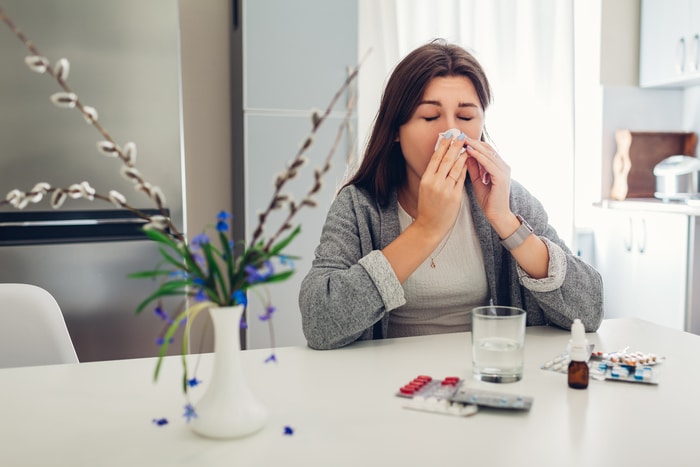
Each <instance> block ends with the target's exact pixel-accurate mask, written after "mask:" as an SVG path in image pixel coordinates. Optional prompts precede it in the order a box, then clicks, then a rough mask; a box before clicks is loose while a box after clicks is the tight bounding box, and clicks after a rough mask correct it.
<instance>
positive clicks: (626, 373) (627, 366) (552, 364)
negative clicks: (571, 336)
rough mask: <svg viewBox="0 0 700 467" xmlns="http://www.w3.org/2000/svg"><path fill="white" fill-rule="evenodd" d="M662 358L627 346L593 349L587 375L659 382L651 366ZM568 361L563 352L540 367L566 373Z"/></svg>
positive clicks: (635, 381) (618, 379) (596, 377)
mask: <svg viewBox="0 0 700 467" xmlns="http://www.w3.org/2000/svg"><path fill="white" fill-rule="evenodd" d="M664 360H665V358H664V357H659V356H657V355H655V354H651V353H643V352H630V351H628V349H627V348H626V349H624V350H621V351H617V352H601V351H595V352H591V357H590V360H589V361H588V368H589V375H590V378H592V379H597V380H609V381H627V382H630V383H645V384H659V380H658V376H657V374H656V372H655V371H654V369H653V368H652V367H653V366H654V365H656V364H658V363H661V362H663V361H664ZM570 362H571V359H570V358H569V353H568V352H563V353H561V354H559V355H557V356H555V357H554V358H552V359H551V360H547V361H546V362H544V363H543V364H542V365H541V366H540V368H542V369H543V370H550V371H555V372H558V373H564V374H566V373H567V371H568V369H569V363H570Z"/></svg>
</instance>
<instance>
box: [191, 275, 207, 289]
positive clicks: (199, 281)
mask: <svg viewBox="0 0 700 467" xmlns="http://www.w3.org/2000/svg"><path fill="white" fill-rule="evenodd" d="M192 283H193V284H194V285H198V286H200V287H204V286H205V285H206V281H205V280H204V279H202V278H201V277H195V278H194V279H192Z"/></svg>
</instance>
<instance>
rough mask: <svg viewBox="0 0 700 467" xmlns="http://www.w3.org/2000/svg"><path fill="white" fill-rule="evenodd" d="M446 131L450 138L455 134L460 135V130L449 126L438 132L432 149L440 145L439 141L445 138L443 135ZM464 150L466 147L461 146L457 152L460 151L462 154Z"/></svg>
mask: <svg viewBox="0 0 700 467" xmlns="http://www.w3.org/2000/svg"><path fill="white" fill-rule="evenodd" d="M448 133H449V134H450V137H451V138H454V137H455V136H458V135H460V134H461V133H462V132H461V131H459V130H458V129H457V128H450V129H449V130H447V131H443V132H442V133H440V134H439V135H438V139H437V141H436V142H435V149H434V150H437V148H438V146H439V145H440V141H442V140H443V139H445V135H446V134H448ZM466 150H467V149H466V148H464V147H463V148H462V149H461V150H460V151H459V153H460V154H463V153H464V151H466Z"/></svg>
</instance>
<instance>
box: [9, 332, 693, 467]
mask: <svg viewBox="0 0 700 467" xmlns="http://www.w3.org/2000/svg"><path fill="white" fill-rule="evenodd" d="M568 338H569V333H567V332H566V331H562V330H560V329H555V328H546V327H534V328H528V330H527V339H526V350H525V358H526V366H525V376H524V378H523V380H522V381H519V382H517V383H512V384H501V385H499V384H491V383H483V382H477V381H474V380H472V378H471V352H470V345H469V343H470V336H469V335H468V334H466V333H459V334H448V335H439V336H424V337H415V338H403V339H387V340H384V341H375V342H361V343H356V344H354V345H351V346H349V347H346V348H343V349H338V350H333V351H314V350H310V349H308V348H303V347H288V348H282V349H278V350H277V357H278V361H279V363H278V364H277V365H274V364H265V363H263V360H264V358H265V357H266V356H267V355H268V351H266V350H254V351H247V352H244V357H245V364H246V366H247V373H248V379H249V381H250V383H251V385H252V386H254V387H255V388H256V389H257V391H258V393H259V395H260V398H261V399H262V400H263V401H264V402H265V403H266V405H267V406H268V408H269V409H270V412H271V418H270V421H269V422H268V424H267V425H266V427H265V428H264V429H263V430H262V431H261V432H259V433H257V434H256V435H253V436H251V437H248V438H243V439H239V440H232V441H214V440H209V439H204V438H200V437H198V436H197V435H195V434H194V433H193V432H191V431H190V430H189V429H188V428H187V425H186V423H185V421H184V419H183V418H181V414H182V406H183V404H184V400H183V397H182V395H181V392H180V390H179V386H178V381H179V378H180V374H181V373H180V363H179V360H178V359H177V358H169V359H168V360H167V361H166V362H165V366H164V371H163V374H162V376H161V380H160V381H159V382H158V383H156V384H153V383H152V370H153V368H154V360H153V359H137V360H122V361H110V362H96V363H83V364H76V365H56V366H44V367H32V368H15V369H5V370H0V400H1V401H2V406H3V408H2V414H3V415H2V421H1V422H0V443H1V445H0V465H3V466H8V467H9V466H12V467H15V466H24V465H42V466H50V465H66V466H100V465H115V466H116V465H118V466H157V465H167V466H178V465H198V466H218V465H222V466H223V465H226V466H229V465H237V466H375V465H377V466H380V465H381V466H394V465H396V466H414V465H416V466H419V465H421V466H422V465H471V466H498V465H508V466H515V465H526V466H550V465H551V466H577V465H582V466H589V467H593V466H608V465H621V466H622V465H634V466H646V465H662V466H668V467H671V466H674V467H675V466H684V465H689V466H690V465H700V430H698V428H697V427H698V423H699V422H700V408H699V405H698V392H700V391H699V390H700V376H699V369H698V368H699V365H698V358H700V336H696V335H692V334H688V333H683V332H679V331H675V330H672V329H669V328H664V327H660V326H656V325H654V324H651V323H648V322H645V321H640V320H635V319H620V320H606V321H605V322H604V323H603V325H602V326H601V328H600V330H599V331H598V332H597V333H595V334H589V335H588V338H589V340H590V342H591V343H594V344H595V345H596V349H600V350H607V351H613V350H619V349H622V348H624V347H626V346H631V349H634V350H639V351H643V352H653V353H655V354H657V355H661V356H665V357H666V361H665V362H664V363H662V364H660V365H658V366H657V367H656V369H657V371H658V372H659V379H660V384H659V385H658V386H652V385H645V384H632V383H623V382H610V381H595V380H592V381H591V383H590V385H589V387H588V389H587V390H574V389H569V388H568V386H567V384H566V375H564V374H559V373H555V372H552V371H545V370H542V369H540V365H541V364H542V363H543V362H545V361H547V360H549V359H551V358H552V357H553V356H555V355H557V354H559V353H560V352H562V351H563V350H564V349H565V347H566V344H567V341H568ZM193 358H194V357H193ZM210 364H211V354H206V355H203V356H202V360H201V366H200V371H199V376H200V378H201V379H203V380H205V381H206V379H207V374H208V370H209V368H210ZM419 374H427V375H431V376H433V377H436V378H444V377H446V376H459V377H463V378H467V380H468V384H470V385H471V386H475V387H482V388H484V389H488V390H497V391H503V392H509V393H517V394H524V395H528V396H532V397H534V404H533V406H532V409H531V410H530V411H529V412H525V413H513V412H500V411H489V412H486V411H480V412H479V413H478V414H476V415H474V416H472V417H468V418H460V417H454V416H448V415H437V414H431V413H423V412H417V411H412V410H407V409H404V408H402V404H403V403H404V402H405V401H404V400H403V399H401V398H398V397H395V393H396V391H397V390H398V388H399V387H400V386H401V385H403V384H404V383H406V382H408V381H409V380H411V379H413V378H414V377H415V376H417V375H419ZM199 391H203V389H199ZM195 394H196V393H195ZM160 417H166V418H167V419H168V420H169V421H170V423H169V424H167V425H165V426H156V425H155V424H153V423H152V419H153V418H160ZM286 425H289V426H291V427H292V428H294V430H295V431H294V434H293V435H292V436H285V435H284V434H283V430H284V427H285V426H286Z"/></svg>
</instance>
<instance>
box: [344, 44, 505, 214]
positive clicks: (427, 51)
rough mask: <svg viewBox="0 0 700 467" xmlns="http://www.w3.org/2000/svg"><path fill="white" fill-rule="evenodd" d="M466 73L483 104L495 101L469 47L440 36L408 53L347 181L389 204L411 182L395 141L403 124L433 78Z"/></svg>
mask: <svg viewBox="0 0 700 467" xmlns="http://www.w3.org/2000/svg"><path fill="white" fill-rule="evenodd" d="M445 76H464V77H467V78H469V79H470V80H471V82H472V83H473V84H474V88H475V89H476V92H477V95H478V96H479V101H480V103H481V107H482V108H483V109H484V111H486V108H487V107H488V105H489V104H490V103H491V88H490V86H489V82H488V79H487V78H486V74H485V73H484V70H483V69H482V68H481V65H480V64H479V62H478V61H477V60H476V58H474V57H473V56H472V54H470V53H469V52H467V51H466V50H465V49H463V48H462V47H460V46H458V45H456V44H449V43H447V42H446V41H445V40H443V39H436V40H434V41H432V42H429V43H427V44H425V45H423V46H421V47H418V48H417V49H415V50H414V51H413V52H411V53H409V54H408V55H406V57H404V59H403V60H401V62H399V64H398V65H396V67H395V68H394V71H393V72H392V73H391V76H390V77H389V80H388V82H387V84H386V87H385V88H384V93H383V94H382V100H381V103H380V105H379V111H378V112H377V115H376V117H375V119H374V125H373V127H372V133H371V135H370V139H369V143H368V144H367V149H366V150H365V154H364V157H363V158H362V163H361V164H360V167H359V168H358V169H357V172H356V173H355V175H354V176H353V177H352V178H351V179H350V180H349V181H348V182H347V183H346V186H347V185H357V186H359V187H362V188H364V189H366V190H368V191H369V192H370V193H371V194H372V195H373V196H374V197H375V199H377V200H378V201H379V203H380V204H381V205H383V206H385V205H386V204H387V203H388V201H389V200H388V197H389V194H390V193H391V192H392V190H394V189H396V188H398V187H400V186H402V185H403V184H404V183H405V181H406V160H405V159H404V156H403V153H402V152H401V146H400V145H399V144H398V143H397V142H395V139H396V135H398V132H399V127H400V126H401V125H403V124H404V123H406V122H407V121H408V120H409V118H410V117H411V115H413V112H414V111H415V110H416V108H417V107H418V104H419V103H420V101H421V99H422V98H423V94H424V92H425V88H426V87H427V86H428V83H429V82H430V81H431V80H432V79H433V78H437V77H445Z"/></svg>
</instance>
